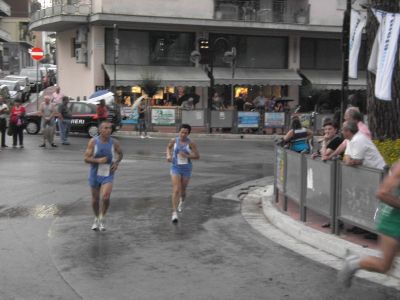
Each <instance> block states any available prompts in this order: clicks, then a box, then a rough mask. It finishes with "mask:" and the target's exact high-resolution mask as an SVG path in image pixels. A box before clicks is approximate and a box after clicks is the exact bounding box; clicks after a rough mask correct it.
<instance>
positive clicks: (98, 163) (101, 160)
mask: <svg viewBox="0 0 400 300" xmlns="http://www.w3.org/2000/svg"><path fill="white" fill-rule="evenodd" d="M111 130H112V127H111V123H110V122H109V121H104V122H103V123H101V124H100V128H99V131H100V135H99V136H97V137H95V138H92V139H91V140H90V141H89V144H88V147H87V149H86V152H85V157H84V160H85V162H86V163H89V164H90V171H89V185H90V188H91V193H92V207H93V212H94V214H95V219H94V223H93V225H92V229H93V230H97V229H99V230H100V231H104V230H105V226H104V216H105V215H106V213H107V209H108V207H109V206H110V195H111V191H112V185H113V180H114V174H115V171H116V170H117V168H118V164H119V163H120V161H121V160H122V156H123V154H122V150H121V146H120V145H119V143H118V141H116V140H114V139H112V138H111ZM115 154H116V155H115ZM115 156H116V157H115ZM100 194H101V196H102V197H101V198H102V203H101V207H100Z"/></svg>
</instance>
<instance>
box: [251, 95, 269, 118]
mask: <svg viewBox="0 0 400 300" xmlns="http://www.w3.org/2000/svg"><path fill="white" fill-rule="evenodd" d="M266 102H267V99H266V98H265V97H264V95H263V93H262V91H259V93H258V96H257V97H256V98H255V99H254V101H253V103H254V106H255V107H256V109H257V111H258V112H260V114H262V113H264V112H265V104H266Z"/></svg>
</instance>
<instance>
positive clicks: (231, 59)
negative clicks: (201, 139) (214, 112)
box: [208, 37, 236, 133]
mask: <svg viewBox="0 0 400 300" xmlns="http://www.w3.org/2000/svg"><path fill="white" fill-rule="evenodd" d="M221 40H222V41H224V42H225V43H226V44H227V45H228V48H229V47H230V46H231V43H230V42H229V41H228V40H227V39H226V38H224V37H219V38H217V39H215V41H214V42H213V43H212V46H211V48H210V61H209V70H208V77H209V78H210V90H209V95H208V108H209V111H210V118H209V120H210V123H211V108H212V98H213V96H214V86H215V78H214V60H215V46H216V44H217V43H218V42H219V41H221ZM223 60H224V62H227V63H230V64H231V68H232V79H233V78H234V77H235V68H236V48H235V47H231V51H226V52H225V53H224V58H223ZM231 96H232V99H231V103H233V84H232V88H231ZM211 131H212V129H211V126H210V128H209V132H210V133H211Z"/></svg>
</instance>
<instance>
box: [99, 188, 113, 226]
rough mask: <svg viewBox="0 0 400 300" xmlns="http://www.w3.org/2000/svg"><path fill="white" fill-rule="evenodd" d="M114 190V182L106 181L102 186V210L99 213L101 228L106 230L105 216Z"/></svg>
mask: <svg viewBox="0 0 400 300" xmlns="http://www.w3.org/2000/svg"><path fill="white" fill-rule="evenodd" d="M111 191H112V183H111V182H109V183H106V184H103V185H102V186H101V212H100V215H99V229H100V230H101V231H105V230H106V228H105V226H104V217H105V215H106V213H107V210H108V208H109V207H110V196H111Z"/></svg>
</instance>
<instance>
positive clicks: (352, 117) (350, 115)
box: [322, 106, 372, 160]
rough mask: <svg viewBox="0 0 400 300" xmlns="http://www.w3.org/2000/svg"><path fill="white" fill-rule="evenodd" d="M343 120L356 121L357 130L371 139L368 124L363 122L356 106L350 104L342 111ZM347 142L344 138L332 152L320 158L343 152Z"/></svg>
mask: <svg viewBox="0 0 400 300" xmlns="http://www.w3.org/2000/svg"><path fill="white" fill-rule="evenodd" d="M344 120H345V121H346V122H349V121H354V122H357V127H358V132H361V133H362V134H364V135H366V136H367V137H368V138H369V139H372V134H371V131H369V129H368V126H367V125H365V124H364V122H363V116H362V114H361V113H360V110H359V109H358V107H354V106H352V107H349V108H348V109H346V112H345V113H344ZM347 143H348V140H344V141H343V142H342V143H341V144H340V146H339V147H338V148H337V149H336V150H335V151H334V152H333V153H331V154H330V155H327V156H323V157H322V160H330V159H332V158H333V157H336V156H338V155H340V154H342V153H344V151H345V150H346V146H347Z"/></svg>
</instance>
